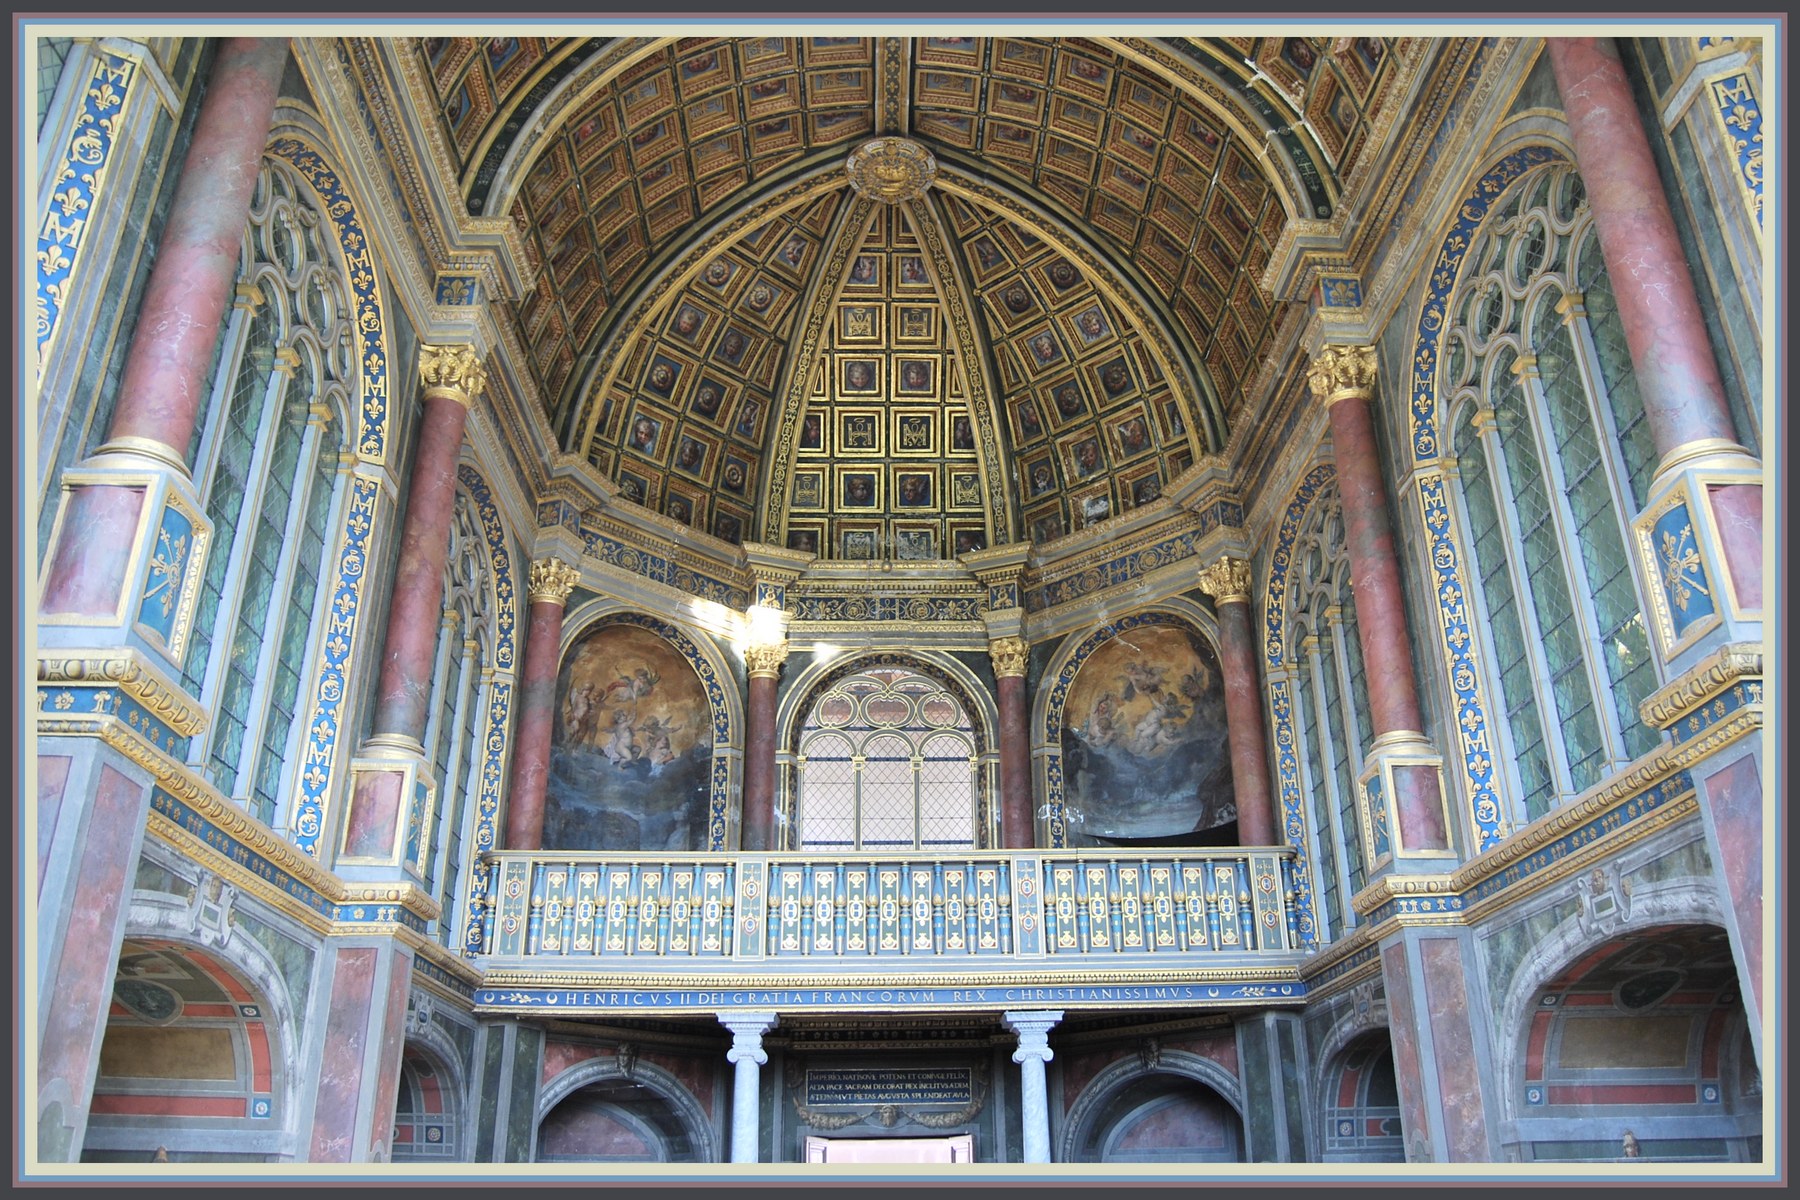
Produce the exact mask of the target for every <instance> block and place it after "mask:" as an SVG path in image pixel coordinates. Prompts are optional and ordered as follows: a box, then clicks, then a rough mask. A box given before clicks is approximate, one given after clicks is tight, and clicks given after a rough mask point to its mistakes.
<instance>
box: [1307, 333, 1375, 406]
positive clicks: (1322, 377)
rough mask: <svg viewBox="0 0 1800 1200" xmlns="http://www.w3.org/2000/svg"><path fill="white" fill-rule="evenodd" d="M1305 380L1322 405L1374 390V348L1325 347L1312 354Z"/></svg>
mask: <svg viewBox="0 0 1800 1200" xmlns="http://www.w3.org/2000/svg"><path fill="white" fill-rule="evenodd" d="M1306 381H1307V383H1309V384H1311V385H1312V392H1313V395H1314V396H1315V397H1317V398H1318V399H1319V400H1320V401H1322V402H1324V404H1325V405H1326V407H1330V406H1331V405H1333V404H1336V403H1337V402H1338V401H1339V400H1348V399H1350V398H1351V397H1353V396H1360V397H1362V398H1363V399H1365V400H1366V399H1368V398H1369V397H1370V396H1372V395H1374V393H1375V347H1373V346H1327V347H1325V348H1324V349H1323V350H1321V351H1319V352H1318V353H1317V354H1315V355H1314V356H1313V362H1312V366H1311V367H1309V368H1308V369H1307V372H1306Z"/></svg>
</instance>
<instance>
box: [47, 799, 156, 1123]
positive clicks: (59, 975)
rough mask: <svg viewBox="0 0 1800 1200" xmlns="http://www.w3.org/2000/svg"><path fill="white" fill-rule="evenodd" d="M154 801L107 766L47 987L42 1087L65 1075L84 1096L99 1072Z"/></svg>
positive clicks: (69, 1083)
mask: <svg viewBox="0 0 1800 1200" xmlns="http://www.w3.org/2000/svg"><path fill="white" fill-rule="evenodd" d="M147 800H148V792H147V789H146V788H145V787H144V786H143V785H142V784H139V783H137V782H135V781H133V780H132V779H130V778H128V777H126V776H125V775H124V774H122V773H120V772H119V771H116V770H114V769H113V768H112V767H110V766H107V765H105V764H102V765H101V767H100V773H99V779H98V781H97V786H96V788H95V789H94V798H93V801H92V813H91V815H90V817H89V819H88V828H87V839H86V844H85V847H84V849H83V853H82V855H81V860H80V870H81V882H80V884H79V885H78V890H77V892H76V896H75V903H74V904H72V905H71V906H70V907H69V912H68V923H67V924H66V925H64V926H63V927H62V930H61V931H60V932H61V942H62V958H61V960H60V961H59V962H58V963H57V967H56V978H55V980H54V982H53V983H52V985H51V988H50V990H49V992H48V993H47V994H49V995H54V996H55V997H56V1003H55V1004H53V1005H51V1006H50V1011H49V1013H48V1014H47V1015H46V1017H45V1018H44V1032H43V1036H42V1038H41V1039H40V1040H39V1043H38V1054H39V1057H38V1087H39V1089H40V1090H42V1089H44V1088H46V1087H48V1086H49V1085H50V1084H51V1083H52V1082H54V1081H57V1080H61V1081H62V1082H63V1083H64V1084H65V1085H66V1086H67V1087H68V1089H69V1090H70V1091H71V1092H72V1093H74V1094H75V1095H77V1096H81V1095H85V1094H87V1092H88V1087H89V1083H90V1081H91V1080H92V1079H93V1077H94V1069H95V1063H94V1056H95V1054H96V1052H97V1051H98V1048H99V1045H100V1038H101V1035H102V1031H103V1030H104V1028H105V1025H106V1014H107V1010H108V1008H109V1007H110V1004H111V1001H112V981H113V973H114V970H115V968H116V966H117V958H118V953H119V906H120V905H121V904H122V903H124V900H125V898H126V897H128V896H129V895H130V894H131V889H130V882H129V881H130V877H131V871H132V870H133V868H134V867H135V866H136V865H137V851H138V846H139V844H140V842H141V837H142V829H143V823H144V812H145V807H146V804H147Z"/></svg>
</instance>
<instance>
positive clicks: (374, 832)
mask: <svg viewBox="0 0 1800 1200" xmlns="http://www.w3.org/2000/svg"><path fill="white" fill-rule="evenodd" d="M348 791H349V810H348V811H347V812H346V813H345V815H344V833H343V840H342V841H341V842H340V844H339V847H338V857H337V863H336V867H337V868H338V872H339V874H341V875H343V876H344V878H346V879H392V878H393V877H394V874H395V872H401V873H403V874H404V875H405V876H406V877H407V878H408V879H410V880H411V881H412V882H415V883H419V884H421V885H423V882H424V874H425V872H424V865H423V861H422V860H423V859H424V857H425V855H426V854H427V853H428V852H429V849H430V847H431V844H432V832H433V831H432V822H433V820H434V818H435V816H436V813H437V795H438V788H437V780H436V779H435V778H434V777H433V776H432V773H431V764H430V763H429V762H428V761H427V760H426V758H425V751H424V749H423V747H421V746H419V744H418V743H417V742H415V741H413V740H412V739H410V738H406V737H400V736H396V735H393V734H377V735H376V736H374V737H372V738H370V739H369V740H368V741H367V742H364V743H363V746H362V750H361V751H360V752H359V753H358V754H357V756H356V757H355V758H354V759H352V760H351V762H350V787H349V789H348Z"/></svg>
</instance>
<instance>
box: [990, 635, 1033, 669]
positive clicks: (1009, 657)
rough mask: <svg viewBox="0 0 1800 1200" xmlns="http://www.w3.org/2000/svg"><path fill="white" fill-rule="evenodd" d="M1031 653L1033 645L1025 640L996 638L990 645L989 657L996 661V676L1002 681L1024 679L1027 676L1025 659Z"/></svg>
mask: <svg viewBox="0 0 1800 1200" xmlns="http://www.w3.org/2000/svg"><path fill="white" fill-rule="evenodd" d="M1030 653H1031V645H1030V643H1028V642H1026V640H1025V639H1024V638H1016V637H1003V638H995V639H994V640H993V641H991V642H989V643H988V657H989V658H991V659H993V660H994V674H995V675H996V676H998V677H999V678H1001V679H1010V678H1022V677H1023V676H1024V674H1025V659H1026V658H1027V657H1028V656H1029V655H1030Z"/></svg>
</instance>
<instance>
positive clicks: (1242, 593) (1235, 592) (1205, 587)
mask: <svg viewBox="0 0 1800 1200" xmlns="http://www.w3.org/2000/svg"><path fill="white" fill-rule="evenodd" d="M1200 590H1201V591H1203V592H1205V593H1206V594H1207V595H1209V596H1211V597H1212V598H1213V600H1214V601H1215V602H1217V603H1219V604H1228V603H1230V602H1232V601H1234V600H1235V601H1237V602H1238V603H1240V604H1248V603H1250V564H1249V563H1247V562H1245V561H1244V560H1243V559H1241V558H1230V557H1226V558H1221V559H1220V560H1219V561H1218V562H1216V563H1213V564H1212V565H1211V566H1209V567H1202V568H1201V569H1200Z"/></svg>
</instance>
